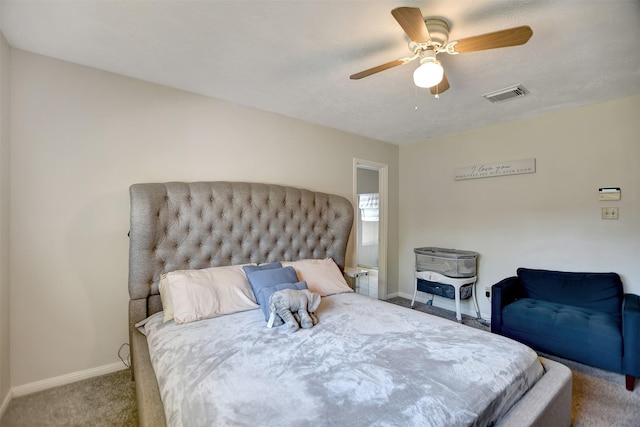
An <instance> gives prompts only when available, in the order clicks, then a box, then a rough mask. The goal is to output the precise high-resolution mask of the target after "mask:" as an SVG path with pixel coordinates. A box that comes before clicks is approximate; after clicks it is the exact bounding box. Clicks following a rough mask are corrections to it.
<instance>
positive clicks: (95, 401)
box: [0, 298, 640, 427]
mask: <svg viewBox="0 0 640 427" xmlns="http://www.w3.org/2000/svg"><path fill="white" fill-rule="evenodd" d="M389 302H392V303H394V304H398V305H402V306H405V307H409V304H410V301H409V300H407V299H404V298H393V299H391V300H389ZM415 309H416V310H419V311H424V312H427V313H430V314H435V315H437V316H441V317H445V318H448V319H451V320H455V313H454V312H452V311H448V310H444V309H441V308H438V307H431V306H427V305H426V304H419V303H418V304H416V307H415ZM462 322H463V323H464V324H465V325H468V326H472V327H475V328H478V329H484V330H488V329H489V327H488V324H487V323H486V322H484V321H478V320H477V319H475V318H473V317H469V316H463V319H462ZM545 357H549V358H551V359H554V360H557V361H559V362H561V363H564V364H565V365H567V366H568V367H569V368H571V370H572V372H573V414H572V417H573V426H574V427H582V426H585V427H586V426H589V427H591V426H594V427H599V426H616V427H618V426H620V427H622V426H629V427H637V426H640V382H639V383H638V384H637V385H636V390H635V391H633V392H629V391H627V390H625V387H624V377H623V376H622V375H620V374H614V373H611V372H606V371H602V370H600V369H595V368H591V367H589V366H585V365H581V364H579V363H575V362H571V361H568V360H563V359H559V358H554V357H551V356H548V355H545ZM137 419H138V412H137V407H136V402H135V390H134V385H133V382H132V381H131V380H130V375H129V370H128V369H126V370H123V371H119V372H115V373H113V374H108V375H103V376H100V377H96V378H91V379H88V380H84V381H80V382H77V383H74V384H68V385H65V386H61V387H56V388H53V389H50V390H45V391H41V392H38V393H34V394H31V395H28V396H22V397H18V398H15V399H13V400H12V402H11V404H10V405H9V407H8V408H7V411H6V413H5V414H4V416H3V417H2V420H0V427H13V426H29V427H39V426H136V425H137Z"/></svg>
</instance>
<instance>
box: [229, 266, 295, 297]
mask: <svg viewBox="0 0 640 427" xmlns="http://www.w3.org/2000/svg"><path fill="white" fill-rule="evenodd" d="M242 268H243V269H244V272H245V273H246V275H247V279H249V284H250V285H251V289H253V295H255V296H256V300H257V299H258V292H259V291H260V289H261V288H267V287H270V286H273V285H279V284H281V283H296V282H298V275H297V274H296V270H295V269H294V268H293V267H291V266H288V267H282V264H280V263H279V262H277V263H276V262H274V263H271V264H264V265H245V266H244V267H242ZM258 304H260V301H258ZM267 305H268V304H267Z"/></svg>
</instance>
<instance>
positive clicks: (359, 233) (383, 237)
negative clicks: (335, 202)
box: [353, 159, 388, 299]
mask: <svg viewBox="0 0 640 427" xmlns="http://www.w3.org/2000/svg"><path fill="white" fill-rule="evenodd" d="M353 179H354V183H353V189H354V197H353V203H354V207H355V211H356V212H355V222H356V226H355V241H356V244H355V250H356V254H355V263H356V267H357V268H359V269H363V270H367V272H368V280H367V281H368V286H366V287H363V288H362V291H360V292H361V293H365V294H367V295H369V296H370V297H373V298H378V299H386V298H387V286H386V284H387V280H386V278H387V276H386V274H387V273H386V271H387V205H388V204H387V179H388V166H387V165H386V164H384V163H378V162H373V161H369V160H363V159H354V168H353Z"/></svg>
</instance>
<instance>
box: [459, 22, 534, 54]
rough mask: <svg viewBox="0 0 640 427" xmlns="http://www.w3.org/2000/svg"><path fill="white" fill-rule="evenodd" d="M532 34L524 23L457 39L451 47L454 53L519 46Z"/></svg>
mask: <svg viewBox="0 0 640 427" xmlns="http://www.w3.org/2000/svg"><path fill="white" fill-rule="evenodd" d="M532 35H533V30H532V29H531V27H529V26H527V25H524V26H522V27H515V28H509V29H507V30H502V31H496V32H494V33H487V34H482V35H479V36H474V37H468V38H466V39H461V40H458V41H457V42H456V43H455V44H454V45H453V49H454V51H455V52H456V53H467V52H476V51H478V50H485V49H496V48H499V47H508V46H519V45H521V44H525V43H526V42H528V41H529V39H530V38H531V36H532Z"/></svg>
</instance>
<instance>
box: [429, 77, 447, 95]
mask: <svg viewBox="0 0 640 427" xmlns="http://www.w3.org/2000/svg"><path fill="white" fill-rule="evenodd" d="M447 89H449V80H447V74H446V73H444V74H442V81H441V82H440V83H438V84H437V85H435V86H433V87H430V88H429V92H431V95H439V94H441V93H442V92H444V91H445V90H447Z"/></svg>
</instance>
